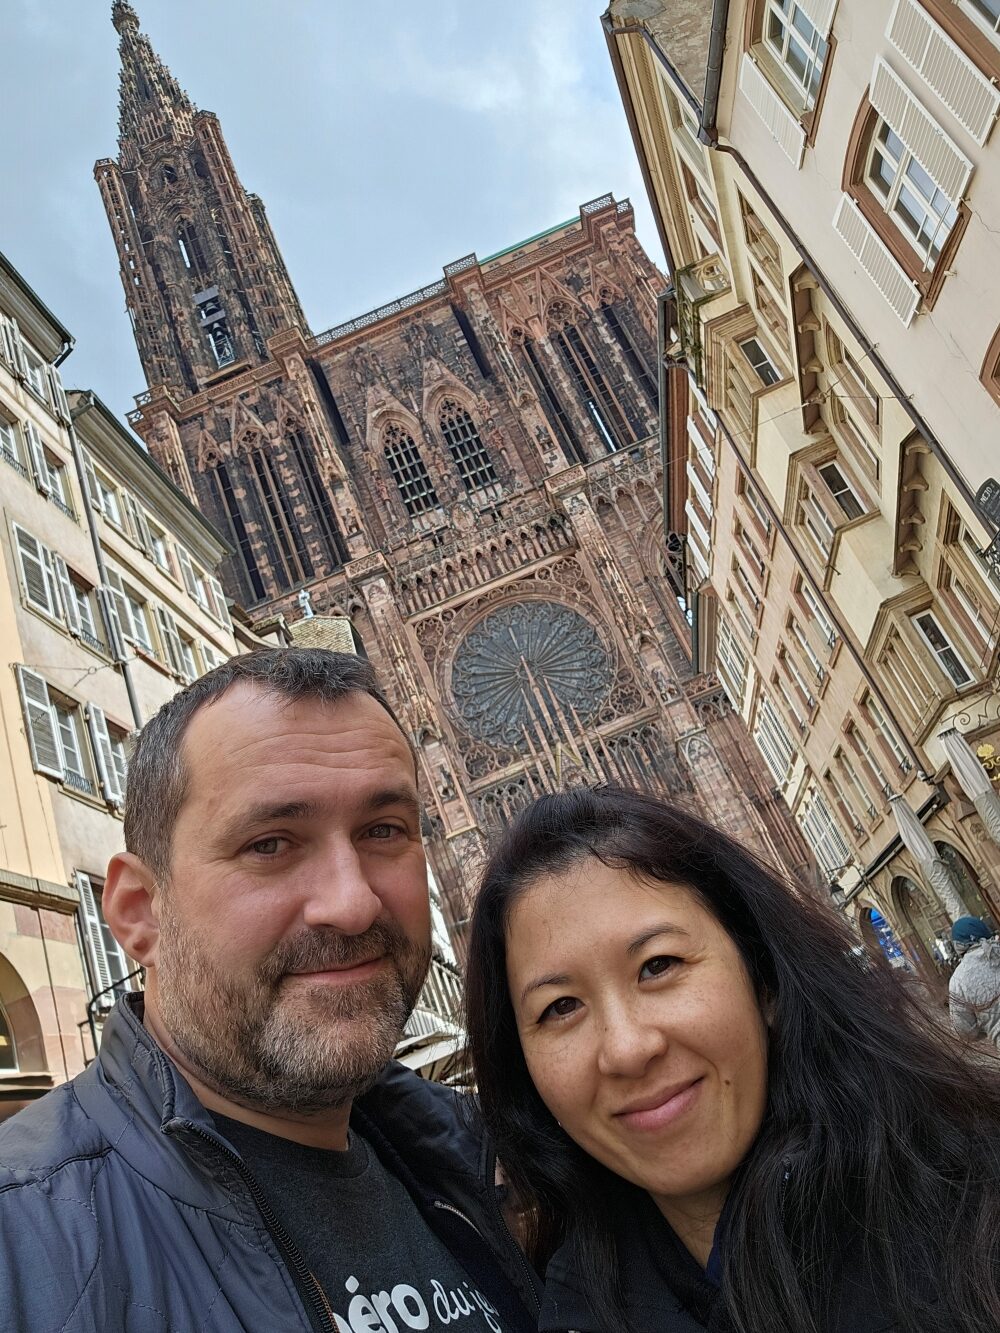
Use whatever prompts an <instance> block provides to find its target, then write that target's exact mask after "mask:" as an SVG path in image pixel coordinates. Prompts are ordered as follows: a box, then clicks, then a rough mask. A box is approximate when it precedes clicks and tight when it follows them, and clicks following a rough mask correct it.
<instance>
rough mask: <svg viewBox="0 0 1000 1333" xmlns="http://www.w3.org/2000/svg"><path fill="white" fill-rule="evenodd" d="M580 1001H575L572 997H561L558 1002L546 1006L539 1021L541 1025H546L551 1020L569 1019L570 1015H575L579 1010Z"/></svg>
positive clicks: (554, 1001)
mask: <svg viewBox="0 0 1000 1333" xmlns="http://www.w3.org/2000/svg"><path fill="white" fill-rule="evenodd" d="M579 1005H580V1001H579V1000H575V999H574V998H573V996H572V995H560V997H559V999H558V1000H553V1001H552V1003H551V1004H549V1005H546V1006H545V1008H544V1009H543V1010H542V1012H541V1015H540V1017H539V1019H538V1021H539V1023H544V1022H546V1020H548V1019H551V1018H569V1016H570V1014H575V1013H576V1011H577V1009H578V1008H579Z"/></svg>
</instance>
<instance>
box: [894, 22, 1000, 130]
mask: <svg viewBox="0 0 1000 1333" xmlns="http://www.w3.org/2000/svg"><path fill="white" fill-rule="evenodd" d="M886 36H887V37H888V38H889V41H890V42H892V44H893V46H894V47H895V48H896V50H897V51H898V52H899V53H900V55H901V56H902V57H903V58H904V60H906V61H907V62H908V63H909V64H910V65H912V67H913V68H914V69H915V70H916V71H917V73H918V74H919V75H920V76H921V78H922V79H924V81H925V82H926V83H927V85H928V87H930V88H932V89H933V90H934V92H936V93H937V95H938V97H940V99H941V101H942V102H943V103H944V104H945V106H946V107H947V108H948V110H949V111H950V112H951V113H952V115H953V116H954V117H955V119H956V120H957V121H958V123H959V124H960V125H961V126H962V128H963V129H966V130H968V131H969V133H970V134H971V135H972V137H973V138H974V139H975V141H976V143H980V144H982V143H985V142H986V140H987V138H988V136H989V132H990V130H991V129H992V128H993V122H994V121H995V120H996V118H997V112H998V110H1000V89H998V88H997V87H996V85H995V84H994V83H992V82H991V80H990V79H988V78H987V77H986V75H985V74H984V73H983V72H982V71H981V70H979V69H977V68H976V66H975V65H974V64H973V63H972V61H971V60H970V59H969V57H968V56H967V55H966V54H965V52H964V51H962V50H961V48H960V47H958V46H956V45H955V43H954V42H953V41H952V40H951V38H950V37H949V36H948V34H947V33H946V32H945V31H944V29H943V28H941V27H940V26H939V25H938V24H937V23H935V22H934V20H933V19H932V18H931V16H930V14H928V12H927V10H926V9H924V7H923V5H921V4H918V3H917V0H896V7H895V8H894V9H893V11H892V17H891V18H890V19H889V26H888V28H887V29H886Z"/></svg>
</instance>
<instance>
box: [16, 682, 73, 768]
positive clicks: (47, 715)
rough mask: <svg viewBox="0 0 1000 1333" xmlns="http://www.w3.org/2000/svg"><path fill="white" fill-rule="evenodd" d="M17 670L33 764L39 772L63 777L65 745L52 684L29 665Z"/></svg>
mask: <svg viewBox="0 0 1000 1333" xmlns="http://www.w3.org/2000/svg"><path fill="white" fill-rule="evenodd" d="M16 671H17V685H18V689H19V690H20V692H21V704H22V706H23V708H24V720H25V723H26V725H27V728H28V746H29V748H30V750H31V763H32V767H33V768H34V769H35V771H36V772H38V773H48V775H49V776H50V777H53V778H62V777H63V776H64V775H65V769H64V767H63V757H62V745H61V744H60V742H59V724H58V722H57V721H56V714H55V709H54V708H53V707H52V705H51V703H50V702H49V687H48V686H47V685H46V683H45V681H44V680H43V679H42V677H41V676H39V675H38V674H37V673H36V672H34V671H31V670H30V669H29V668H28V667H23V666H19V667H17V668H16Z"/></svg>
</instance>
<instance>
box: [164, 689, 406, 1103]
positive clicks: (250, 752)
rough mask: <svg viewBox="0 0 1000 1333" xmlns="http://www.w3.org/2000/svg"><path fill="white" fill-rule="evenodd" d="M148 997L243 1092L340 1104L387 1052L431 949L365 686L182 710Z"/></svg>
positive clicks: (398, 749) (383, 732) (402, 773)
mask: <svg viewBox="0 0 1000 1333" xmlns="http://www.w3.org/2000/svg"><path fill="white" fill-rule="evenodd" d="M183 762H184V767H185V769H186V772H187V779H188V781H187V792H186V796H185V799H184V803H183V805H182V807H181V810H180V814H179V816H178V819H177V823H176V825H175V828H174V834H173V842H172V856H171V865H170V878H169V883H168V884H167V885H165V886H162V887H161V890H160V892H159V893H158V894H157V897H156V903H157V912H158V918H159V927H160V934H159V940H158V943H157V946H156V951H155V958H154V959H153V960H152V962H151V965H150V969H149V977H148V992H149V1002H150V1003H151V1004H154V1005H155V1006H156V1009H157V1012H158V1014H159V1017H160V1019H161V1021H162V1023H163V1026H164V1027H165V1029H166V1031H167V1033H168V1034H169V1036H170V1038H171V1039H172V1041H173V1042H174V1044H175V1045H176V1047H177V1049H178V1051H179V1052H180V1053H181V1054H182V1055H183V1057H184V1058H185V1060H186V1062H187V1063H188V1064H189V1066H190V1067H191V1069H192V1072H194V1073H196V1074H197V1075H198V1076H199V1077H200V1078H201V1079H202V1081H203V1082H204V1083H206V1084H207V1085H208V1086H209V1087H211V1088H213V1089H214V1090H215V1091H217V1092H219V1093H221V1094H222V1095H224V1096H226V1097H228V1098H229V1099H231V1100H233V1101H236V1102H238V1103H240V1104H241V1105H244V1106H249V1107H252V1108H254V1109H258V1110H261V1111H266V1112H274V1111H281V1110H286V1111H293V1112H298V1113H304V1114H308V1113H310V1112H316V1111H320V1110H322V1109H324V1108H328V1107H333V1106H342V1105H344V1104H346V1103H347V1102H349V1101H350V1100H351V1099H352V1098H353V1097H354V1096H357V1095H358V1094H359V1093H360V1092H362V1091H364V1090H365V1088H367V1087H368V1086H370V1084H371V1083H372V1081H373V1080H374V1079H375V1078H376V1077H377V1075H378V1072H379V1070H380V1069H381V1068H382V1066H383V1065H384V1064H385V1063H386V1061H387V1060H388V1059H389V1058H390V1057H391V1055H392V1051H393V1048H394V1047H395V1044H396V1042H397V1040H398V1039H399V1036H400V1033H401V1032H402V1028H403V1024H404V1023H405V1022H406V1019H407V1017H408V1016H409V1014H410V1012H411V1010H412V1008H413V1005H414V1003H415V1001H416V998H417V995H418V993H419V990H420V987H421V985H422V984H423V980H424V976H425V975H426V972H427V967H428V963H429V960H430V909H429V902H428V894H427V868H426V862H425V860H424V851H423V846H422V844H421V839H420V814H419V806H418V802H417V792H416V785H415V777H414V768H413V759H412V756H411V754H410V751H409V749H408V748H407V745H406V741H405V739H404V737H403V735H402V733H401V732H400V730H399V728H398V727H397V726H396V724H395V723H394V722H393V720H392V718H391V717H390V716H389V715H388V713H387V712H386V711H385V710H384V709H383V708H382V707H380V705H379V704H378V703H377V702H376V701H375V700H374V699H372V698H370V697H369V696H368V695H366V694H361V693H355V694H350V695H348V696H347V697H345V698H344V699H341V700H339V701H338V702H337V703H335V704H324V703H320V702H319V701H316V700H299V701H291V700H288V699H285V698H281V697H280V696H275V695H272V694H269V693H267V692H265V691H263V690H260V689H258V688H255V687H253V686H249V685H243V684H241V685H237V686H234V687H233V688H232V689H230V690H228V691H227V692H226V694H224V695H223V696H222V697H221V698H220V699H219V700H218V701H217V702H215V703H213V704H210V705H208V706H206V707H204V708H202V709H200V710H199V711H198V712H197V713H196V714H195V716H194V717H193V719H192V721H191V723H190V725H189V727H188V730H187V732H186V734H185V738H184V742H183Z"/></svg>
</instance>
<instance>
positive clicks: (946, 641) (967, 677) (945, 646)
mask: <svg viewBox="0 0 1000 1333" xmlns="http://www.w3.org/2000/svg"><path fill="white" fill-rule="evenodd" d="M910 618H911V620H912V621H913V624H914V626H915V627H916V630H917V633H918V634H919V635H920V637H921V639H922V640H923V642H924V643H925V644H926V645H927V647H928V648H929V650H930V652H931V653H932V654H933V657H934V661H935V662H936V663H937V665H938V670H939V671H941V672H942V673H943V674H944V675H945V676H946V677H947V679H948V681H949V683H950V684H951V685H952V686H953V687H954V688H955V689H956V690H962V689H964V688H965V687H966V685H971V684H972V682H973V681H974V680H975V676H974V675H973V674H972V672H971V671H970V670H969V667H968V666H967V664H966V662H965V659H964V658H963V656H962V654H961V653H960V652H959V651H958V649H957V648H956V647H955V645H954V643H953V642H952V641H951V639H950V638H949V637H948V635H947V634H945V632H944V628H943V627H942V625H941V621H940V620H939V619H938V617H937V616H936V615H935V614H934V612H933V611H931V610H930V609H928V610H926V611H917V612H915V613H914V615H913V616H911V617H910ZM927 621H929V622H930V623H931V625H932V627H933V630H932V632H931V633H929V632H928V630H927V628H926V625H925V624H924V623H922V622H927ZM932 633H936V634H937V635H938V636H939V637H940V639H941V640H942V642H941V645H940V646H935V643H934V640H933V638H932V636H931V635H932ZM949 655H950V658H951V659H954V664H955V665H956V666H957V667H958V668H960V670H961V672H962V673H963V677H964V678H963V679H962V680H959V679H958V678H957V673H956V672H954V671H952V669H951V667H949V666H948V665H946V663H947V662H948V661H949V660H950V659H949Z"/></svg>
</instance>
